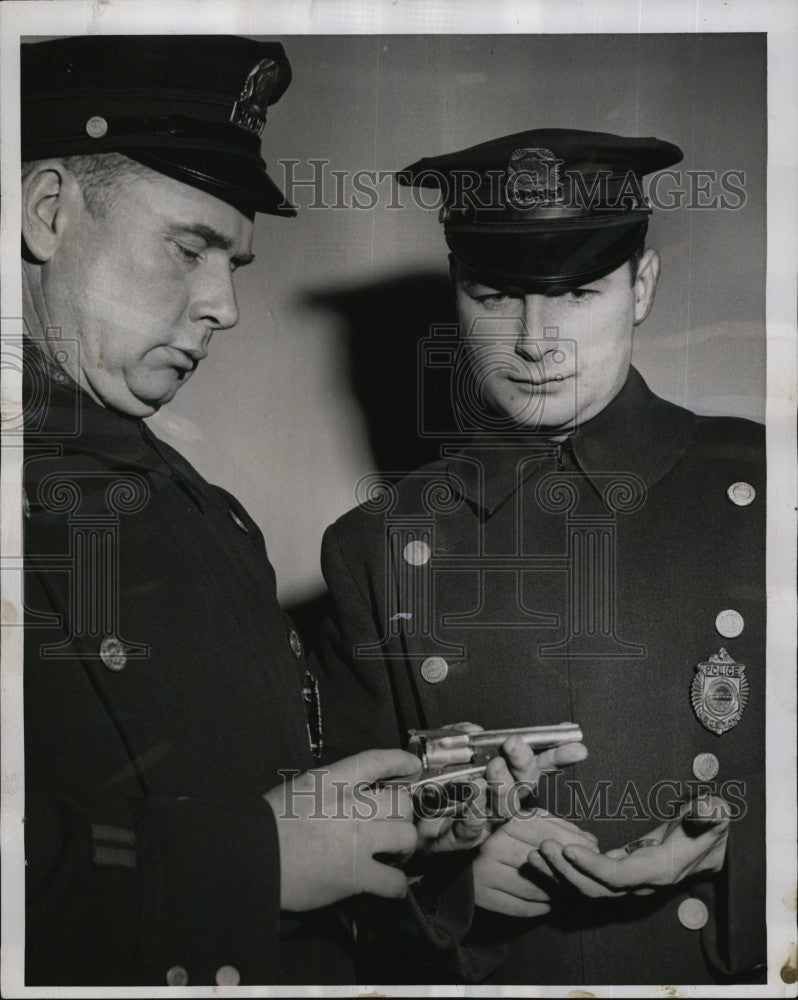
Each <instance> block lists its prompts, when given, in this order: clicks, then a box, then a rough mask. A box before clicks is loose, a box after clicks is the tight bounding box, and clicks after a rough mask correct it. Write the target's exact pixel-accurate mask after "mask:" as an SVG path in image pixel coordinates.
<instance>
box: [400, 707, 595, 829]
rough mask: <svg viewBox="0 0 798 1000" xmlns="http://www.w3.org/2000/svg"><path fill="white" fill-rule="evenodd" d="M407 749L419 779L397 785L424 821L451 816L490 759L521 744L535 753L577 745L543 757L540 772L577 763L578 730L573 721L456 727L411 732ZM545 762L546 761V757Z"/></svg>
mask: <svg viewBox="0 0 798 1000" xmlns="http://www.w3.org/2000/svg"><path fill="white" fill-rule="evenodd" d="M409 735H410V742H409V744H408V750H409V752H410V753H413V754H415V755H416V756H417V757H418V758H419V759H420V761H421V764H422V768H423V770H422V772H421V775H420V776H419V777H417V778H413V779H412V780H407V781H404V782H402V783H403V784H404V785H405V787H407V788H408V790H409V791H410V792H411V793H412V795H413V800H414V804H415V808H416V812H417V814H418V815H419V816H421V817H424V818H431V817H440V816H452V815H454V814H455V813H456V812H457V811H458V810H459V809H460V808H461V807H462V806H463V804H467V803H468V802H469V801H471V799H472V797H473V789H474V782H475V781H477V780H478V779H480V778H483V777H484V776H485V773H486V770H487V769H488V765H489V764H490V761H491V760H493V759H494V758H495V757H497V756H499V755H500V754H501V753H502V748H503V747H504V746H505V744H507V746H512V744H509V743H507V741H508V740H514V741H515V742H516V744H517V742H518V741H520V743H521V744H525V745H526V746H528V747H530V748H531V749H532V750H534V751H535V753H536V754H537V753H544V752H545V751H551V750H556V749H557V748H559V747H563V746H566V745H568V744H580V749H579V751H576V749H574V752H573V753H572V754H571V753H566V754H565V755H562V754H560V755H558V754H552V755H547V754H544V759H542V760H541V761H540V771H541V772H545V771H556V770H557V769H558V767H559V766H560V765H562V764H569V763H575V762H576V761H577V760H581V759H582V758H583V757H584V756H585V753H586V751H585V750H584V747H581V742H582V730H581V729H580V728H579V726H578V725H576V724H575V723H572V722H562V723H559V724H558V725H553V726H523V727H520V728H518V729H489V730H479V731H476V732H464V731H458V730H457V729H418V730H416V729H411V730H410V734H409ZM546 758H548V759H546Z"/></svg>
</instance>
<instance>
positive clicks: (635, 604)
mask: <svg viewBox="0 0 798 1000" xmlns="http://www.w3.org/2000/svg"><path fill="white" fill-rule="evenodd" d="M681 158H682V153H681V151H680V150H679V149H678V148H677V147H675V146H673V145H671V144H669V143H666V142H662V141H660V140H657V139H653V138H624V137H620V136H615V135H608V134H600V133H591V132H578V131H571V130H558V129H551V130H548V129H547V130H534V131H530V132H524V133H519V134H516V135H511V136H506V137H504V138H501V139H497V140H495V141H492V142H487V143H484V144H482V145H479V146H475V147H473V148H470V149H466V150H462V151H460V152H457V153H452V154H450V155H445V156H439V157H434V158H431V159H424V160H420V161H419V162H417V163H415V164H413V165H412V166H410V167H409V168H407V169H406V170H405V171H403V172H402V173H401V174H400V180H401V182H403V183H405V184H411V185H419V186H425V187H438V188H440V189H441V190H442V193H443V198H444V200H445V205H444V208H443V209H442V221H443V223H444V233H445V236H446V242H447V244H448V246H449V249H450V251H451V256H450V262H451V273H452V279H453V283H454V290H455V295H456V299H457V306H458V310H459V317H460V335H459V338H452V337H451V336H448V337H447V335H446V333H445V331H444V333H443V335H441V334H440V333H436V334H434V335H433V336H431V337H430V340H429V342H428V343H427V344H426V345H425V350H426V351H427V353H426V355H425V358H426V364H427V367H426V369H425V371H424V377H425V378H429V377H430V373H432V374H435V373H436V372H437V373H440V371H441V370H444V369H448V372H449V382H450V390H451V392H452V395H453V408H454V422H453V430H452V434H451V444H450V445H449V446H448V447H444V448H443V450H442V455H443V457H442V458H441V460H440V461H438V462H436V463H434V464H433V465H431V466H428V467H426V468H425V469H423V470H420V471H419V472H417V473H414V474H413V475H411V476H409V477H407V478H406V479H404V480H403V481H401V482H399V483H395V482H389V483H387V484H385V485H384V487H383V488H382V490H381V491H380V490H377V489H376V488H375V484H374V483H371V484H369V489H367V490H365V491H364V502H363V503H362V504H361V506H360V507H359V508H358V509H356V510H354V511H352V512H350V513H349V514H347V515H345V516H344V517H343V518H341V519H340V520H339V521H338V522H336V524H334V525H333V526H332V527H331V528H330V529H328V532H327V534H326V536H325V542H324V551H323V565H324V571H325V575H326V578H327V581H328V584H329V586H330V589H331V592H332V595H333V598H334V599H335V603H336V609H337V615H338V623H337V624H336V625H332V624H331V625H330V626H329V628H328V630H327V639H326V642H327V649H326V654H327V660H328V667H329V677H328V678H327V679H326V681H325V685H324V690H325V691H327V692H328V694H329V698H330V699H331V701H332V703H333V704H332V707H331V708H330V712H329V715H330V718H331V719H332V726H333V729H332V731H331V732H330V733H329V736H330V739H331V741H332V742H333V744H335V745H336V747H338V748H339V749H340V750H344V749H346V750H347V752H350V751H352V750H354V749H357V748H359V747H361V746H367V745H373V744H377V745H384V746H387V745H390V744H391V743H394V742H396V741H397V740H398V739H399V738H400V735H401V730H402V729H404V728H407V727H414V726H415V727H419V726H420V727H429V726H437V725H440V724H443V723H446V722H448V721H450V720H451V719H455V718H463V717H465V718H469V717H476V718H478V720H479V722H480V723H482V724H483V725H485V726H488V727H511V726H520V725H529V724H548V723H556V722H560V721H563V720H571V721H573V722H576V723H578V724H579V725H580V726H581V728H582V731H583V733H584V737H585V742H586V743H587V745H588V746H589V747H590V757H589V759H587V760H584V761H582V762H581V763H578V764H576V766H575V769H574V772H573V773H572V776H571V777H572V779H573V780H568V781H562V780H560V781H551V782H548V784H546V785H542V786H541V788H540V790H539V804H540V805H541V806H543V807H545V808H546V810H547V812H548V814H543V815H541V814H540V813H537V814H536V813H534V812H529V811H526V812H524V811H520V812H519V813H518V815H516V816H515V817H514V818H512V819H511V820H510V821H509V822H508V823H507V824H506V825H505V826H503V827H501V828H500V829H499V830H497V831H496V832H495V833H494V834H493V835H492V837H491V838H490V839H489V840H488V841H487V842H486V843H485V844H484V845H483V846H482V848H481V850H480V851H479V853H478V854H477V856H476V858H475V863H474V876H475V885H476V899H477V902H478V903H479V904H480V907H479V909H478V911H477V917H476V920H475V922H474V925H473V927H472V929H471V934H470V937H469V938H468V939H467V943H468V944H470V945H472V946H473V951H474V952H475V953H477V954H480V955H481V956H482V959H483V962H482V965H481V970H482V973H483V974H485V973H486V971H487V970H488V969H489V968H490V967H491V965H492V966H493V967H494V968H493V971H492V973H490V975H489V976H488V979H487V981H488V982H491V983H515V984H522V983H579V982H582V983H585V984H591V983H598V984H611V983H614V984H617V983H663V982H670V983H673V982H679V983H713V982H727V981H746V980H756V979H757V978H758V977H760V976H761V975H762V974H763V972H762V970H763V968H764V965H763V963H764V955H765V947H764V940H765V939H764V891H765V867H764V825H763V824H764V704H765V661H764V654H765V603H764V521H765V518H764V513H765V502H764V486H765V465H764V433H763V428H762V427H760V426H758V425H756V424H753V423H751V422H749V421H746V420H740V419H735V418H714V417H699V416H696V415H695V414H694V413H691V412H689V411H688V410H686V409H683V408H682V407H680V406H676V405H673V404H672V403H669V402H667V401H665V400H663V399H660V398H658V397H657V396H655V395H654V394H653V393H652V392H651V391H650V390H649V389H648V387H647V386H646V383H645V381H644V380H643V378H642V377H641V375H640V374H639V373H638V372H637V371H636V370H635V369H634V368H633V367H631V364H630V361H631V353H632V342H633V333H634V329H635V327H636V326H637V325H638V324H640V323H641V322H642V321H643V320H644V319H645V318H646V316H647V314H648V312H649V310H650V309H651V306H652V303H653V301H654V295H655V291H656V287H657V281H658V277H659V270H660V262H659V258H658V256H657V253H656V252H655V251H654V250H653V249H646V247H645V243H644V240H645V236H646V230H647V227H648V217H649V214H650V207H649V205H648V203H647V202H646V200H645V198H644V194H643V177H644V176H645V175H646V174H649V173H651V172H653V171H656V170H659V169H662V168H665V167H668V166H671V165H673V164H675V163H677V162H679V160H681ZM427 197H428V196H427ZM439 384H440V383H439ZM420 391H421V393H422V398H423V393H424V391H425V388H424V387H422V388H421V390H420ZM364 702H366V703H367V704H368V706H369V710H368V711H362V709H361V710H360V711H359V713H358V719H356V720H355V719H350V720H349V722H348V728H347V730H346V731H344V730H343V729H339V728H337V721H336V720H337V719H338V718H344V717H345V714H344V713H345V706H346V705H347V704H359V705H361V706H362V705H363V703H364ZM353 732H354V734H355V739H354V740H352V739H351V738H350V737H351V734H352V733H353ZM558 815H559V816H562V817H567V818H568V819H570V820H572V821H575V822H576V823H577V824H578V825H579V826H580V827H581V828H582V829H583V830H584V831H590V832H592V833H593V834H594V835H595V836H596V838H597V841H598V845H599V846H598V848H596V847H595V846H593V845H591V844H585V843H584V842H582V843H576V842H575V843H573V844H571V845H568V844H567V843H564V841H567V839H568V836H569V834H568V832H567V831H566V835H565V836H563V828H562V826H561V824H560V821H559V820H558V819H557V816H558ZM573 839H574V840H576V838H573ZM493 946H495V948H494V950H493V951H492V952H491V950H490V949H491V947H493ZM473 968H475V966H473Z"/></svg>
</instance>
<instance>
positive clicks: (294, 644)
mask: <svg viewBox="0 0 798 1000" xmlns="http://www.w3.org/2000/svg"><path fill="white" fill-rule="evenodd" d="M288 644H289V646H290V647H291V652H292V653H293V654H294V656H295V657H296V658H297V659H299V657H300V656H301V655H302V640H301V639H300V638H299V633H298V632H297V630H296V629H295V628H292V629H291V630H290V631H289V633H288Z"/></svg>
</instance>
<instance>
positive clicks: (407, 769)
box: [330, 749, 421, 782]
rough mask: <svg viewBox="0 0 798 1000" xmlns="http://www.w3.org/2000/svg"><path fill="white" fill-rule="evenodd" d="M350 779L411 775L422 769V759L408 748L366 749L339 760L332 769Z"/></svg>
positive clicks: (372, 779)
mask: <svg viewBox="0 0 798 1000" xmlns="http://www.w3.org/2000/svg"><path fill="white" fill-rule="evenodd" d="M338 769H340V772H341V774H340V776H341V777H342V778H345V779H347V778H348V779H349V780H350V781H368V782H371V781H379V780H380V779H381V778H402V777H409V776H411V775H414V774H416V772H418V771H420V770H421V761H420V760H419V759H418V757H416V756H415V754H412V753H408V752H407V751H406V750H398V749H397V750H364V751H363V753H358V754H355V755H354V757H346V758H344V760H339V761H338V763H337V764H334V765H333V767H332V768H331V769H330V770H331V771H332V770H338Z"/></svg>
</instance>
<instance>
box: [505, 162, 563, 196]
mask: <svg viewBox="0 0 798 1000" xmlns="http://www.w3.org/2000/svg"><path fill="white" fill-rule="evenodd" d="M562 162H563V161H562V160H561V159H558V158H557V157H556V156H555V155H554V153H552V151H551V150H550V149H543V148H535V149H515V150H513V153H512V155H511V156H510V161H509V163H508V164H507V178H506V190H507V201H508V202H509V203H510V205H512V206H513V207H514V208H533V207H537V206H540V205H555V204H559V203H561V202H562V200H563V196H562V181H561V180H560V167H561V166H562Z"/></svg>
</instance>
